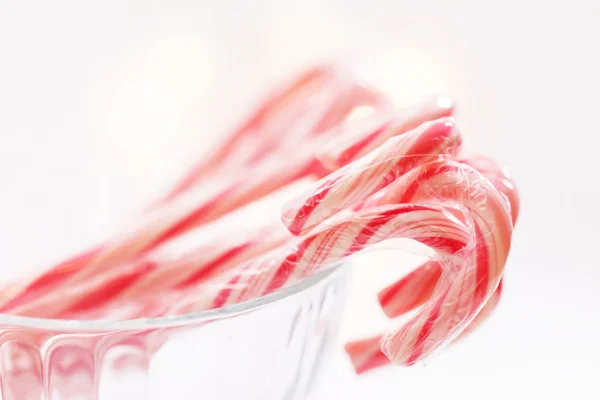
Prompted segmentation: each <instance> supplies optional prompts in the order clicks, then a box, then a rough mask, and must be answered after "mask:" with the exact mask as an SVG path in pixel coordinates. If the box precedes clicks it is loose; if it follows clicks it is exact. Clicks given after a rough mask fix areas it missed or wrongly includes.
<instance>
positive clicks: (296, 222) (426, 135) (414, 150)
mask: <svg viewBox="0 0 600 400" xmlns="http://www.w3.org/2000/svg"><path fill="white" fill-rule="evenodd" d="M460 144H461V138H460V134H459V133H458V130H457V129H456V128H455V125H454V123H453V122H452V120H451V119H448V118H442V119H439V120H436V121H432V122H427V123H425V124H423V125H421V126H420V127H419V128H417V129H415V130H413V131H410V132H407V133H405V134H402V135H399V136H395V137H392V138H390V139H388V140H387V141H386V142H385V143H384V144H382V145H381V146H380V147H378V148H377V149H375V150H373V151H372V152H370V153H368V154H367V155H365V156H364V157H362V158H360V159H358V160H357V161H355V162H353V163H352V164H349V165H347V166H346V167H344V168H342V169H340V170H338V171H336V172H334V173H333V174H331V175H329V176H328V177H327V178H325V179H324V180H322V181H321V182H320V186H319V187H317V188H316V189H314V190H312V191H311V192H309V193H308V194H307V196H306V197H304V198H301V199H300V200H296V201H294V202H293V203H290V204H288V205H287V207H286V209H285V211H284V213H283V215H282V221H283V223H284V225H285V226H286V227H287V228H288V229H289V230H290V232H292V233H293V234H295V235H298V234H304V233H306V232H308V231H310V230H311V229H313V228H314V227H315V226H317V225H319V224H320V223H321V222H323V221H324V220H326V219H327V218H329V217H330V216H332V215H334V214H335V213H337V212H338V211H340V210H343V209H345V208H348V207H350V206H352V205H354V204H356V203H358V202H359V201H361V200H363V199H365V198H366V197H367V196H369V195H371V194H373V193H375V192H377V191H378V190H380V189H381V188H383V187H385V186H387V185H388V184H389V183H391V182H392V181H394V180H395V179H396V178H398V177H399V176H401V175H402V174H404V173H406V172H408V171H410V170H411V169H412V168H414V167H415V166H417V165H419V164H423V163H426V162H428V161H431V160H434V159H436V158H437V157H438V156H439V155H441V154H453V153H455V152H456V151H457V150H458V149H459V147H460Z"/></svg>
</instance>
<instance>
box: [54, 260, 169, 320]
mask: <svg viewBox="0 0 600 400" xmlns="http://www.w3.org/2000/svg"><path fill="white" fill-rule="evenodd" d="M156 267H157V266H156V264H154V263H153V262H150V261H143V262H140V263H137V264H136V266H135V267H134V268H133V269H132V270H131V271H127V272H125V273H122V272H120V273H119V275H118V276H116V277H115V278H114V279H110V280H108V281H106V282H102V284H101V286H100V287H96V288H94V289H93V291H92V292H91V293H90V292H88V293H86V295H85V297H83V298H82V299H80V300H79V301H77V302H76V303H74V304H71V305H70V306H69V308H68V309H67V310H65V312H81V311H85V310H86V309H89V308H93V307H95V306H97V305H98V304H101V303H103V302H105V301H107V300H110V299H111V298H113V297H115V296H116V295H118V294H119V293H121V292H122V291H123V290H124V289H125V288H128V287H129V286H131V285H132V284H133V283H134V282H135V281H136V280H138V279H139V278H140V277H141V276H144V275H146V274H147V273H148V272H151V271H153V270H155V269H156Z"/></svg>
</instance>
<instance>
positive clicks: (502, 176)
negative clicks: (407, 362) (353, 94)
mask: <svg viewBox="0 0 600 400" xmlns="http://www.w3.org/2000/svg"><path fill="white" fill-rule="evenodd" d="M460 162H462V163H465V164H468V165H470V166H472V167H473V168H475V169H476V170H477V171H479V172H480V173H482V174H483V175H484V176H485V177H486V178H487V179H488V180H490V182H492V183H493V184H494V185H495V186H496V188H498V190H499V191H500V192H501V193H502V194H503V195H504V196H506V198H507V199H508V202H509V204H510V209H511V218H512V223H513V226H514V225H515V224H516V222H517V218H518V214H519V195H518V192H517V189H516V186H515V184H514V182H513V181H512V180H511V178H510V177H509V176H508V174H507V173H506V171H505V170H503V169H502V168H501V167H500V166H499V165H498V164H497V163H496V162H495V161H493V160H491V159H489V158H487V157H484V156H470V157H465V156H462V157H460ZM384 191H386V192H388V194H387V195H386V196H381V195H380V196H379V197H374V198H373V199H370V201H368V202H366V203H365V205H364V206H370V207H374V206H377V205H378V204H384V203H386V202H399V201H400V200H401V199H400V197H401V196H402V193H399V194H397V196H394V195H393V193H392V191H393V188H389V187H388V188H386V189H384ZM407 200H408V201H410V202H415V201H419V200H420V199H419V198H415V197H411V198H409V199H407ZM440 274H441V267H440V265H439V263H437V261H435V260H432V261H428V262H426V263H425V264H424V265H423V266H421V267H419V268H417V269H415V270H414V271H413V272H411V273H410V274H408V275H406V276H405V277H403V278H402V279H400V280H399V281H398V282H395V283H394V284H392V285H390V286H388V287H386V288H385V289H383V290H382V291H381V292H380V293H379V295H378V298H379V303H380V305H381V307H382V309H383V311H384V313H385V314H386V315H387V316H388V317H390V318H394V317H397V316H399V315H402V314H404V313H405V312H407V311H409V310H411V309H413V308H415V307H417V306H419V305H421V304H423V303H424V302H425V301H426V300H427V298H428V297H429V295H430V294H431V293H432V291H433V289H434V287H435V285H436V284H437V281H438V279H439V276H440Z"/></svg>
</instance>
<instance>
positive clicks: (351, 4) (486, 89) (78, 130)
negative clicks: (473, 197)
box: [0, 0, 600, 399]
mask: <svg viewBox="0 0 600 400" xmlns="http://www.w3.org/2000/svg"><path fill="white" fill-rule="evenodd" d="M598 15H599V10H598V6H597V5H596V4H595V2H592V1H579V0H573V1H570V2H542V1H531V0H530V1H511V0H508V1H501V2H487V1H468V0H456V1H429V0H421V1H413V0H410V1H391V0H390V1H382V0H381V1H360V2H359V1H356V0H352V1H349V0H347V1H342V0H320V1H316V0H315V1H303V2H297V3H292V2H280V1H274V0H273V1H260V2H243V1H238V2H234V1H220V2H217V1H215V2H201V1H170V2H164V4H161V3H160V2H157V1H123V2H116V1H115V2H110V1H105V2H89V3H84V2H76V1H72V2H67V1H61V0H57V1H52V2H45V1H20V2H17V1H3V2H1V3H0V163H1V164H0V165H1V166H2V169H1V170H0V182H2V186H1V189H0V251H1V254H2V259H3V263H2V273H3V276H5V277H7V278H8V277H9V276H14V275H17V274H22V273H23V272H24V271H25V270H28V269H33V268H37V267H39V265H41V264H43V263H45V262H49V261H50V260H53V259H55V258H57V257H59V256H61V255H64V254H66V253H68V252H70V251H72V250H73V249H75V248H78V247H80V246H82V245H84V244H86V243H88V242H91V241H92V240H94V239H96V238H97V237H100V236H101V235H103V234H104V233H106V232H108V231H109V230H110V229H111V228H113V227H114V226H115V225H116V224H117V222H118V221H121V220H123V218H125V217H126V216H127V215H128V214H129V213H130V212H131V211H132V210H133V209H135V208H136V207H138V206H139V205H140V204H141V203H142V202H143V200H144V199H147V198H148V196H150V195H151V193H153V192H154V191H158V190H160V189H161V187H163V186H164V185H165V184H166V182H167V180H168V178H169V177H172V176H173V175H174V174H176V173H177V172H179V171H181V170H182V169H184V167H185V165H186V162H187V161H189V160H192V159H194V157H198V156H199V155H200V154H201V151H202V149H205V148H206V147H207V144H209V143H211V141H213V140H214V139H215V133H218V132H222V129H223V128H224V127H226V126H228V125H230V124H231V122H232V120H233V119H235V118H236V117H237V116H239V111H240V110H242V109H244V107H245V105H247V104H249V103H250V101H252V99H253V98H254V97H253V95H254V94H255V93H257V90H258V88H259V87H261V86H262V85H264V84H266V83H273V82H275V81H276V79H277V78H278V77H282V76H285V74H286V72H288V71H289V70H290V69H293V68H298V67H299V66H302V65H305V64H306V63H309V62H312V61H313V60H319V59H321V58H322V57H324V56H343V57H356V59H357V60H359V63H360V65H361V67H362V68H363V70H364V71H365V74H367V75H368V76H369V77H370V78H372V79H373V80H374V81H376V82H378V83H379V84H380V85H384V86H385V88H386V89H387V90H388V91H389V93H390V94H391V95H392V96H393V97H394V98H395V99H396V101H397V102H398V103H399V104H400V105H404V104H407V103H410V102H411V101H414V100H416V99H418V98H420V97H421V96H422V95H424V94H427V93H431V92H446V93H448V94H450V95H451V96H453V97H454V98H455V99H456V100H457V102H458V105H459V110H460V112H459V116H458V121H459V127H460V128H461V130H462V131H463V133H464V136H465V142H466V146H467V148H468V149H470V150H476V151H481V152H484V153H486V154H488V155H492V156H494V157H496V158H497V159H498V160H500V161H501V162H502V163H503V164H505V165H507V166H508V167H509V168H510V170H511V171H512V173H513V175H514V176H515V178H516V180H517V182H518V184H519V187H520V190H521V197H522V201H523V205H522V211H521V219H520V221H519V223H518V226H517V230H516V236H515V240H514V247H513V250H512V254H511V257H510V261H509V265H508V270H507V274H506V280H505V282H506V284H505V292H504V298H503V300H502V303H501V305H500V307H499V309H498V311H497V313H496V314H495V315H494V317H493V318H492V319H491V320H490V321H489V323H487V324H486V325H485V326H484V327H483V328H482V329H481V330H480V332H479V333H478V334H476V335H473V336H472V337H471V338H470V339H469V340H468V341H465V343H462V344H460V345H459V346H457V347H456V348H455V349H452V350H451V351H449V352H447V353H446V354H444V355H442V356H440V357H438V358H436V359H435V360H433V361H432V362H431V363H430V364H429V365H428V366H427V368H425V369H422V368H421V369H412V370H405V369H394V368H388V369H386V370H384V371H381V372H378V373H373V374H370V375H367V376H364V377H361V378H359V379H354V378H353V377H352V375H351V374H350V373H349V372H348V371H346V370H345V369H344V368H347V365H345V366H342V367H340V369H338V370H336V371H335V372H333V371H332V377H331V381H330V384H329V385H326V386H328V387H325V388H324V389H323V390H324V392H322V396H323V398H332V397H331V396H334V397H335V398H356V399H363V398H377V399H398V398H407V399H409V398H423V399H428V398H440V397H444V398H463V399H482V398H486V399H504V398H543V397H546V396H554V395H557V396H558V397H559V398H582V399H594V398H598V396H600V390H599V389H598V388H597V385H596V384H595V383H594V381H595V380H596V378H597V375H598V372H600V368H599V367H598V361H599V359H600V345H599V344H598V339H597V338H598V337H599V336H600V313H599V312H598V306H600V290H599V289H600V283H599V281H600V272H599V269H598V264H599V263H598V260H597V253H596V250H597V247H598V246H597V238H598V232H597V226H598V223H599V222H600V217H599V216H600V212H599V211H598V207H600V189H599V188H598V177H597V172H598V171H599V168H598V166H597V162H598V155H597V153H598V144H599V143H600V142H599V141H598V139H597V137H598V134H599V131H598V122H597V120H598V109H599V108H600V102H599V100H598V99H599V97H598V96H599V95H598V93H599V89H600V81H599V78H598V71H599V70H600V61H599V57H598V37H600V28H598ZM388 261H394V262H397V260H389V259H388ZM357 273H358V274H361V273H362V272H361V271H360V270H359V271H357ZM369 290H370V289H369ZM369 290H368V288H366V287H363V292H361V291H356V292H355V296H358V297H361V296H367V295H371V294H372V292H369ZM366 315H369V314H366ZM370 315H373V314H370ZM359 317H360V320H359V322H358V323H357V322H356V321H357V320H358V319H359ZM353 318H354V321H352V319H353ZM348 320H349V321H348V324H349V326H356V325H360V326H361V327H362V329H363V330H367V329H365V327H369V326H370V325H373V327H375V326H376V325H377V324H378V322H377V321H369V320H368V318H367V317H364V316H363V315H362V314H360V313H359V314H357V315H349V316H348ZM351 330H352V329H351V328H347V331H346V334H349V333H348V332H349V331H351Z"/></svg>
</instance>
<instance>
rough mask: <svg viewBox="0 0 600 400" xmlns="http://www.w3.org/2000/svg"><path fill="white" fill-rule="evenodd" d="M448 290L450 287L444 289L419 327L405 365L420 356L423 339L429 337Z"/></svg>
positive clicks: (415, 360)
mask: <svg viewBox="0 0 600 400" xmlns="http://www.w3.org/2000/svg"><path fill="white" fill-rule="evenodd" d="M449 292H450V288H448V289H446V291H445V292H444V294H443V295H442V296H440V298H439V299H438V301H437V302H436V303H435V305H434V307H433V309H432V310H431V312H430V313H429V317H428V318H427V320H426V321H425V323H424V324H423V327H422V328H421V331H420V332H419V335H418V336H417V340H416V341H415V346H414V347H413V350H412V352H411V354H410V356H409V357H408V359H407V360H406V365H413V364H414V363H416V362H417V361H418V360H419V359H420V358H421V355H422V354H423V347H424V346H425V340H426V339H427V338H428V337H429V334H430V333H431V330H432V329H433V326H434V325H435V322H436V321H437V319H438V318H439V316H440V310H441V309H442V306H443V305H444V301H446V297H447V296H448V293H449Z"/></svg>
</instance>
